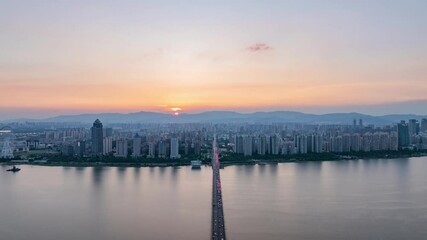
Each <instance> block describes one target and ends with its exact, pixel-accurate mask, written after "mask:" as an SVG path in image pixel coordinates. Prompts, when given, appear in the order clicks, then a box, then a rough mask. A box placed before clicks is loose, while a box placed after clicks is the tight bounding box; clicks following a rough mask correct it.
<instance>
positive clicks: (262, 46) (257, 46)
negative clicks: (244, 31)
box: [246, 43, 273, 52]
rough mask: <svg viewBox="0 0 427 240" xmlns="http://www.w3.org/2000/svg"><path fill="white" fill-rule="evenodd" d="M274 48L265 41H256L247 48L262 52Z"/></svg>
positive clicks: (251, 50)
mask: <svg viewBox="0 0 427 240" xmlns="http://www.w3.org/2000/svg"><path fill="white" fill-rule="evenodd" d="M272 49H273V48H272V47H270V46H268V45H267V44H265V43H255V44H253V45H251V46H249V47H247V48H246V50H248V51H250V52H262V51H268V50H272Z"/></svg>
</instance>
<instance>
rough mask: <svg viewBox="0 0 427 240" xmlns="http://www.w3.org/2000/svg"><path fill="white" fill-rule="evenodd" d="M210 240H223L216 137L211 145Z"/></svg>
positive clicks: (223, 224)
mask: <svg viewBox="0 0 427 240" xmlns="http://www.w3.org/2000/svg"><path fill="white" fill-rule="evenodd" d="M212 150H213V151H212V171H213V174H212V176H213V179H212V239H214V240H225V239H226V238H225V222H224V210H223V202H222V189H221V177H220V174H219V171H220V170H219V169H220V167H219V156H218V155H219V153H218V146H217V143H216V137H215V138H214V141H213V144H212Z"/></svg>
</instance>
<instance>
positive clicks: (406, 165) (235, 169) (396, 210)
mask: <svg viewBox="0 0 427 240" xmlns="http://www.w3.org/2000/svg"><path fill="white" fill-rule="evenodd" d="M7 168H8V166H0V239H17V240H21V239H22V240H24V239H37V240H38V239H40V240H42V239H43V240H50V239H52V240H56V239H65V240H67V239H73V240H74V239H83V240H85V239H209V238H210V221H211V187H212V185H211V184H212V183H211V181H212V172H211V169H210V168H208V167H204V168H202V169H201V170H191V169H190V168H189V167H182V168H179V169H175V168H116V167H96V168H92V167H88V168H76V167H41V166H21V168H22V171H21V172H18V173H15V174H14V173H10V172H6V171H5V170H6V169H7ZM221 179H222V185H223V198H224V204H225V206H224V207H225V208H224V211H225V217H226V219H225V221H226V229H227V234H228V238H229V239H232V240H236V239H249V240H255V239H266V240H269V239H325V240H326V239H328V240H329V239H350V240H352V239H427V227H426V226H427V158H412V159H394V160H357V161H340V162H305V163H284V164H278V165H262V166H230V167H226V168H225V169H223V170H221Z"/></svg>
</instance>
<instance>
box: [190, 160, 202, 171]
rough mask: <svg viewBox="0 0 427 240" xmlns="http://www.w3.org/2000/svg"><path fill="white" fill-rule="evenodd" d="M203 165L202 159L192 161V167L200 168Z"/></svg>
mask: <svg viewBox="0 0 427 240" xmlns="http://www.w3.org/2000/svg"><path fill="white" fill-rule="evenodd" d="M201 166H202V161H200V160H193V161H191V168H193V169H199V168H200V167H201Z"/></svg>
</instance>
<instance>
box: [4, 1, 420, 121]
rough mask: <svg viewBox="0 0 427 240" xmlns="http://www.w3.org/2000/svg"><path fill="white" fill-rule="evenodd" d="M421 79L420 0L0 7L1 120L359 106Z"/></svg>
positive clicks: (414, 92) (412, 96) (416, 87)
mask: <svg viewBox="0 0 427 240" xmlns="http://www.w3.org/2000/svg"><path fill="white" fill-rule="evenodd" d="M426 76H427V1H425V0H420V1H410V0H409V1H403V0H401V1H392V0H384V1H381V0H369V1H368V0H366V1H365V0H357V1H355V0H348V1H345V0H337V1H333V0H330V1H318V0H313V1H305V0H304V1H302V0H295V1H286V0H283V1H279V0H277V1H267V0H266V1H251V0H238V1H236V0H232V1H231V0H228V1H218V0H217V1H194V0H193V1H162V0H153V1H144V0H140V1H123V0H122V1H87V0H85V1H76V0H74V1H58V0H54V1H42V0H38V1H0V84H1V85H0V115H1V116H0V119H2V118H13V117H47V116H52V115H57V114H69V113H83V112H133V111H141V110H145V111H160V112H165V111H166V112H167V111H171V110H170V109H171V108H181V109H182V111H184V112H200V111H205V110H236V111H242V112H248V111H259V110H265V111H268V110H299V111H308V112H328V111H338V110H339V111H343V112H349V111H356V110H360V111H363V108H364V107H365V106H370V105H375V106H381V105H384V104H385V105H390V104H392V103H400V102H407V101H413V100H417V101H419V100H426V99H427V77H426ZM406 105H409V106H410V104H406ZM406 105H405V106H406ZM387 109H389V110H387V111H393V112H411V111H412V112H414V113H420V112H419V111H420V110H418V108H417V109H415V108H414V109H411V107H409V108H408V107H405V108H403V109H400V108H399V107H395V108H387ZM387 111H384V113H387ZM423 114H427V109H426V110H425V112H424V113H423Z"/></svg>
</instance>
